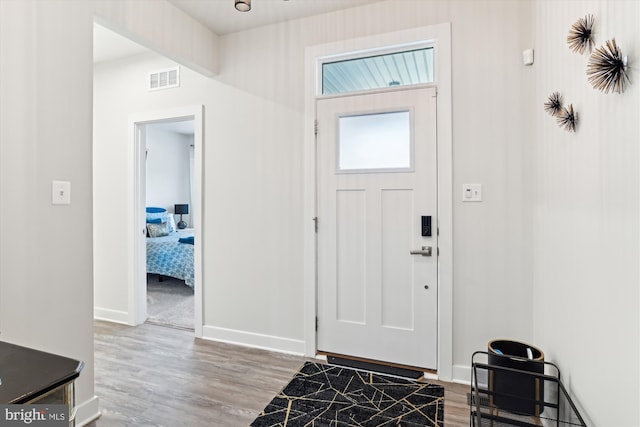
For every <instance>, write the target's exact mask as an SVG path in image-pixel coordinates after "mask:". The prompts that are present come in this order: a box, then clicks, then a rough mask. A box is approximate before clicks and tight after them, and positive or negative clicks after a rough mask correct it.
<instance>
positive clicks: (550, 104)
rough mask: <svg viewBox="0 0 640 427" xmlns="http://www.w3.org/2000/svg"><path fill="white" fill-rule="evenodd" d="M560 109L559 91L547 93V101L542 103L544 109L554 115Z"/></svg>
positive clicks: (560, 98)
mask: <svg viewBox="0 0 640 427" xmlns="http://www.w3.org/2000/svg"><path fill="white" fill-rule="evenodd" d="M560 110H562V97H561V96H560V93H558V92H553V93H552V94H551V95H549V98H548V99H547V102H545V103H544V111H546V112H547V113H549V114H551V115H552V116H553V117H556V116H557V115H558V113H560Z"/></svg>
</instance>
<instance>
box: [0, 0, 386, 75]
mask: <svg viewBox="0 0 640 427" xmlns="http://www.w3.org/2000/svg"><path fill="white" fill-rule="evenodd" d="M0 1H1V0H0ZM379 1H382V0H252V3H251V5H252V8H251V10H250V11H249V12H238V11H237V10H236V9H235V7H234V0H169V2H171V3H173V4H174V5H175V6H176V7H178V8H180V9H181V10H182V11H184V12H185V13H187V14H188V15H190V16H191V17H193V18H194V19H196V20H197V21H199V22H201V23H202V24H204V25H205V26H207V27H208V28H209V29H210V30H211V31H213V32H214V33H216V34H218V35H223V34H229V33H233V32H237V31H243V30H248V29H251V28H256V27H261V26H263V25H269V24H275V23H278V22H284V21H288V20H291V19H297V18H302V17H306V16H313V15H318V14H321V13H327V12H332V11H336V10H342V9H349V8H352V7H357V6H361V5H363V4H368V3H376V2H379ZM93 49H94V56H93V62H94V63H98V62H102V61H110V60H114V59H119V58H124V57H127V56H132V55H138V54H140V53H143V52H147V51H148V49H146V48H145V47H143V46H140V45H139V44H137V43H134V42H132V41H131V40H129V39H127V38H125V37H121V36H119V35H118V34H116V33H114V32H112V31H110V30H108V29H106V28H104V27H101V26H99V25H94V44H93Z"/></svg>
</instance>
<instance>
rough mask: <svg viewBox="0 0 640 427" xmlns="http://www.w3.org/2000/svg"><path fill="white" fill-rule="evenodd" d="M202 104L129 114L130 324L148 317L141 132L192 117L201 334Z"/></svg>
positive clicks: (196, 296) (193, 209)
mask: <svg viewBox="0 0 640 427" xmlns="http://www.w3.org/2000/svg"><path fill="white" fill-rule="evenodd" d="M203 118H204V106H203V105H193V106H186V107H178V108H174V109H169V110H162V111H150V112H144V113H134V114H130V115H129V132H128V133H129V138H130V141H129V142H130V144H129V146H130V147H132V149H133V165H134V167H133V169H134V176H133V181H134V182H133V194H132V196H133V200H132V204H133V217H132V218H131V221H130V222H129V224H130V230H129V235H130V236H133V262H132V268H131V270H130V271H131V273H130V274H131V275H130V280H129V324H131V325H139V324H141V323H144V321H145V320H146V317H147V310H146V298H147V295H146V289H145V288H144V287H142V286H139V284H140V283H146V272H147V266H146V262H145V260H146V237H145V236H143V233H142V230H144V229H145V227H146V224H145V220H144V217H145V215H144V212H145V207H146V200H145V194H146V193H145V187H144V185H145V148H146V142H145V138H144V136H143V135H142V130H143V129H144V126H145V125H148V124H153V123H162V122H170V121H177V120H193V130H194V134H193V145H194V147H193V148H194V155H193V168H194V170H193V177H194V178H193V181H194V182H193V197H194V200H192V201H191V204H192V206H191V215H192V218H191V219H192V221H193V227H194V237H195V240H194V245H193V263H194V265H193V267H194V286H193V291H194V319H193V320H194V334H195V336H196V337H198V338H201V337H202V283H203V281H202V222H201V221H202V205H203V201H202V178H203V176H202V173H203V170H202V149H203V145H204V144H203V142H204V122H203Z"/></svg>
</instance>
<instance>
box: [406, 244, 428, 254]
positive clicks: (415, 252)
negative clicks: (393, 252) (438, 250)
mask: <svg viewBox="0 0 640 427" xmlns="http://www.w3.org/2000/svg"><path fill="white" fill-rule="evenodd" d="M409 253H410V254H411V255H422V256H431V246H423V247H422V249H421V250H416V251H411V252H409Z"/></svg>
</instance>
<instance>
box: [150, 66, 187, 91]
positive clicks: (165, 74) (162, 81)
mask: <svg viewBox="0 0 640 427" xmlns="http://www.w3.org/2000/svg"><path fill="white" fill-rule="evenodd" d="M178 86H180V67H176V68H170V69H167V70H160V71H152V72H150V73H149V90H159V89H169V88H172V87H178Z"/></svg>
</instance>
